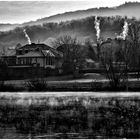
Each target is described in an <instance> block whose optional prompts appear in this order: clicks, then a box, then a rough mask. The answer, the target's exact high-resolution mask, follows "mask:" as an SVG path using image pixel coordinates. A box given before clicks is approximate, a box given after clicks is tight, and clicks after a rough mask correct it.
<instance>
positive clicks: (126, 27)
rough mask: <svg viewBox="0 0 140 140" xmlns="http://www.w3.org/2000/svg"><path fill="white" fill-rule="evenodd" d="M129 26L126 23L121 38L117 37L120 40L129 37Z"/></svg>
mask: <svg viewBox="0 0 140 140" xmlns="http://www.w3.org/2000/svg"><path fill="white" fill-rule="evenodd" d="M128 26H129V25H128V23H127V21H125V22H124V26H123V31H122V33H121V34H120V35H119V36H117V38H120V39H123V40H125V39H126V37H127V35H128Z"/></svg>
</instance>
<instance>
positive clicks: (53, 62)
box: [2, 43, 63, 69]
mask: <svg viewBox="0 0 140 140" xmlns="http://www.w3.org/2000/svg"><path fill="white" fill-rule="evenodd" d="M2 59H3V60H4V61H5V62H6V63H7V65H8V66H9V67H14V66H16V67H24V66H25V67H27V66H28V67H43V68H47V67H49V68H52V69H55V68H60V67H61V66H62V63H63V54H62V53H61V52H59V51H57V50H56V49H54V48H52V47H50V46H47V45H45V44H35V43H32V44H27V45H25V46H17V47H16V48H15V50H14V53H11V54H8V55H3V56H2Z"/></svg>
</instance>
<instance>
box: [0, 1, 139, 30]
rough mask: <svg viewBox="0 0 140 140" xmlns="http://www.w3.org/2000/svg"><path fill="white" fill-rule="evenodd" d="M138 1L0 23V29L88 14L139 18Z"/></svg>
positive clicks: (40, 23)
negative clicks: (22, 21) (10, 22)
mask: <svg viewBox="0 0 140 140" xmlns="http://www.w3.org/2000/svg"><path fill="white" fill-rule="evenodd" d="M139 13H140V3H139V2H128V3H125V4H122V5H120V6H118V7H112V8H109V7H101V8H92V9H87V10H79V11H74V12H66V13H63V14H57V15H54V16H50V17H45V18H42V19H38V20H36V21H29V22H26V23H23V24H5V25H4V24H0V31H8V30H13V29H14V28H15V27H24V26H33V25H42V24H44V23H50V22H57V23H59V22H64V21H70V20H76V19H82V18H86V17H90V16H96V15H97V16H116V15H119V16H127V17H129V18H132V17H136V18H137V19H140V14H139Z"/></svg>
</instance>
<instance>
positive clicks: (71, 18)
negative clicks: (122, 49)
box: [0, 3, 140, 50]
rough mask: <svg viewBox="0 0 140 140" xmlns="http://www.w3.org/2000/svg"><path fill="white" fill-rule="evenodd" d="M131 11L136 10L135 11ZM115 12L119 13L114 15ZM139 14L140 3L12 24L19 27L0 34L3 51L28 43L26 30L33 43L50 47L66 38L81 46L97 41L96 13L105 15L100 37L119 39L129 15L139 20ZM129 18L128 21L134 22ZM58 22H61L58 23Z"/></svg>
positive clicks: (7, 25)
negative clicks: (68, 37)
mask: <svg viewBox="0 0 140 140" xmlns="http://www.w3.org/2000/svg"><path fill="white" fill-rule="evenodd" d="M119 9H120V10H119ZM130 9H131V10H132V9H133V11H131V10H130ZM93 11H94V12H93ZM103 11H104V12H103ZM112 11H118V12H114V13H113V12H112ZM122 11H123V12H122ZM124 11H125V12H124ZM128 11H130V12H128ZM134 11H135V12H134ZM136 11H137V12H136ZM138 11H139V13H140V3H126V4H124V5H121V6H119V7H116V8H100V9H96V8H94V9H89V10H85V11H76V12H68V13H64V14H59V15H55V16H52V17H48V18H43V19H39V20H37V21H32V22H28V23H24V24H21V25H19V24H16V25H12V27H13V26H14V28H15V27H16V28H15V29H14V30H9V31H5V32H0V50H2V49H3V48H5V49H8V48H9V47H15V46H16V45H17V44H18V43H20V44H21V45H25V44H27V43H28V42H27V39H26V37H25V35H24V33H23V29H26V32H27V34H28V35H29V37H30V39H31V41H32V42H33V43H38V42H40V43H46V44H48V45H51V42H52V41H53V40H55V39H56V38H57V37H59V36H63V35H70V36H72V37H77V39H78V40H79V42H81V43H85V41H86V40H91V41H92V42H95V41H96V32H95V28H94V19H95V16H91V15H94V14H95V15H100V16H101V14H102V16H101V17H100V22H101V24H100V26H101V27H100V28H101V38H103V39H106V38H108V37H111V38H112V37H115V36H116V33H117V34H120V32H121V31H122V27H123V24H124V16H125V15H127V16H128V17H130V18H131V17H133V16H136V18H137V19H139V16H140V15H139V13H138ZM119 12H120V13H119ZM134 13H135V15H134ZM116 15H120V16H116ZM130 18H129V19H128V22H129V21H130V22H131V20H133V19H130ZM59 21H61V22H60V23H58V22H59ZM62 21H63V22H62ZM0 27H2V29H4V28H6V27H7V28H10V24H6V25H4V24H0Z"/></svg>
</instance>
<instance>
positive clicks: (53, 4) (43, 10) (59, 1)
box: [0, 0, 140, 24]
mask: <svg viewBox="0 0 140 140" xmlns="http://www.w3.org/2000/svg"><path fill="white" fill-rule="evenodd" d="M128 1H131V2H132V1H138V2H140V0H53V1H52V0H44V1H37V0H36V1H35V0H34V1H27V0H25V1H17V0H14V1H13V0H10V1H0V23H12V24H13V23H23V22H28V21H34V20H37V19H40V18H43V17H49V16H52V15H55V14H60V13H64V12H69V11H76V10H85V9H89V8H95V7H114V6H118V5H120V4H123V3H125V2H128Z"/></svg>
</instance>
